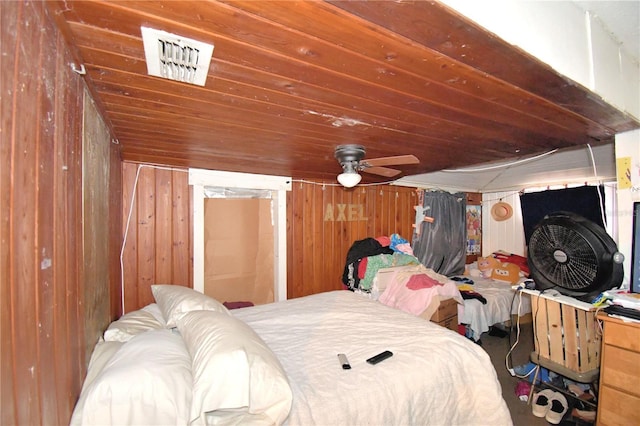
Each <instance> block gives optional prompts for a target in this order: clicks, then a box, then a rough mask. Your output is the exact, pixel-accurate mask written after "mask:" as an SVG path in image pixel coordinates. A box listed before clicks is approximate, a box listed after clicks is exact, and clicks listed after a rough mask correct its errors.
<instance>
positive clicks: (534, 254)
mask: <svg viewBox="0 0 640 426" xmlns="http://www.w3.org/2000/svg"><path fill="white" fill-rule="evenodd" d="M528 257H529V262H528V263H529V269H530V273H531V278H533V281H534V282H535V283H536V289H538V290H541V291H543V290H548V289H555V290H557V291H558V292H560V293H561V294H564V295H567V296H571V297H575V298H576V299H579V300H582V301H585V302H591V301H592V300H593V298H594V297H595V296H597V295H598V294H600V293H602V292H603V291H606V290H609V289H612V288H614V287H617V286H619V285H620V283H622V278H623V275H624V272H623V268H622V261H623V260H624V256H623V255H622V253H620V252H618V247H617V246H616V243H615V241H613V239H611V237H610V236H609V235H608V234H607V233H606V231H605V230H604V229H603V228H602V227H600V226H599V225H596V224H595V223H593V222H591V221H590V220H588V219H585V218H584V217H582V216H579V215H577V214H575V213H569V212H556V213H553V214H550V215H547V216H545V217H544V219H542V220H541V221H540V223H538V224H537V225H536V227H535V228H534V230H533V233H532V234H531V237H530V239H529V256H528Z"/></svg>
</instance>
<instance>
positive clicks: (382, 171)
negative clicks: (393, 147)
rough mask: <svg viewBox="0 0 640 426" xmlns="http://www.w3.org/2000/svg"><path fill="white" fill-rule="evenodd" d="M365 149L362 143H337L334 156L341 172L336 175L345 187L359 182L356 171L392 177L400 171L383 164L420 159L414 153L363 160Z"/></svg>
mask: <svg viewBox="0 0 640 426" xmlns="http://www.w3.org/2000/svg"><path fill="white" fill-rule="evenodd" d="M366 152H367V151H366V149H365V147H364V146H363V145H358V144H347V145H338V146H337V147H336V149H335V152H334V157H335V158H336V160H338V163H340V165H341V166H342V170H343V173H342V174H340V175H339V176H338V182H340V183H341V184H342V185H343V186H345V187H347V188H351V187H353V186H355V185H357V184H358V183H359V182H360V175H359V174H358V172H360V171H363V172H366V173H371V174H375V175H379V176H384V177H394V176H396V175H399V174H400V173H402V171H400V170H397V169H392V168H389V167H385V166H394V165H401V164H418V163H419V162H420V160H419V159H418V158H417V157H416V156H415V155H396V156H392V157H380V158H372V159H370V160H366V161H364V156H365V154H366Z"/></svg>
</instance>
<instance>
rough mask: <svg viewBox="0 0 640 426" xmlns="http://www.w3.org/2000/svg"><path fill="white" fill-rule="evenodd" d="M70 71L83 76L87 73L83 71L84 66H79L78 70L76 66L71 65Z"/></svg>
mask: <svg viewBox="0 0 640 426" xmlns="http://www.w3.org/2000/svg"><path fill="white" fill-rule="evenodd" d="M71 70H73V72H75V73H76V74H80V75H85V74H86V73H87V70H86V69H84V64H80V69H78V68H76V64H74V63H72V64H71Z"/></svg>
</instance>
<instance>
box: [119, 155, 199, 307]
mask: <svg viewBox="0 0 640 426" xmlns="http://www.w3.org/2000/svg"><path fill="white" fill-rule="evenodd" d="M188 183H189V174H188V173H187V170H186V169H169V168H162V167H160V168H158V167H154V166H149V165H139V164H136V163H128V162H123V163H122V187H123V190H122V195H123V200H122V214H123V221H122V227H123V231H122V233H123V235H124V234H126V241H125V245H124V250H123V257H122V264H123V277H124V286H123V287H124V294H125V296H124V305H125V312H129V311H132V310H135V309H138V308H140V307H142V306H145V305H147V304H149V303H152V302H153V295H152V294H151V285H152V284H178V285H184V286H187V287H193V238H192V234H193V225H192V217H193V203H192V202H191V190H190V187H189V185H188Z"/></svg>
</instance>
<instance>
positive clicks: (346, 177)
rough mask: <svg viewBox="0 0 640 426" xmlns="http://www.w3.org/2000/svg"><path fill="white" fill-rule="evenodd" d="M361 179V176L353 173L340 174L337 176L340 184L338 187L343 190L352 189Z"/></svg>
mask: <svg viewBox="0 0 640 426" xmlns="http://www.w3.org/2000/svg"><path fill="white" fill-rule="evenodd" d="M361 179H362V176H360V175H359V174H358V173H355V172H351V173H340V174H339V175H338V182H340V185H342V186H344V187H345V188H353V187H354V186H356V185H357V184H359V183H360V180H361Z"/></svg>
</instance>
